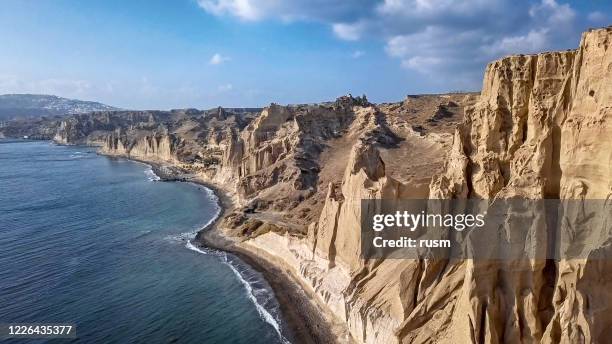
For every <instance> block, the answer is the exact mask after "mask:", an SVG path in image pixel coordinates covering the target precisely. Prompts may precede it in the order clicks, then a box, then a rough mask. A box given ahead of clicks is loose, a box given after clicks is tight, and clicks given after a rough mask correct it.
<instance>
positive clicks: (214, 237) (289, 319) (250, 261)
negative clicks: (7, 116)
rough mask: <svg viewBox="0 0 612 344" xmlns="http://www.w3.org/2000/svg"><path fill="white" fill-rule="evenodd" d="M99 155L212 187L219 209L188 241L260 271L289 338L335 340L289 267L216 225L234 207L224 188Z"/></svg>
mask: <svg viewBox="0 0 612 344" xmlns="http://www.w3.org/2000/svg"><path fill="white" fill-rule="evenodd" d="M98 154H100V155H104V156H106V157H111V158H124V159H128V160H132V161H136V162H139V163H143V164H145V165H148V166H150V167H151V169H152V170H153V173H154V174H155V175H157V176H158V177H159V178H160V180H159V181H160V182H186V183H193V184H196V185H200V186H202V187H205V188H207V189H209V190H211V191H212V193H213V194H214V195H215V197H216V199H217V206H218V207H219V212H218V213H217V215H216V217H215V218H214V219H211V221H210V222H209V223H208V224H207V225H205V226H204V227H202V228H201V229H199V230H198V231H197V233H196V235H195V237H194V238H193V239H190V240H189V242H190V243H191V244H192V245H194V246H196V247H198V248H212V249H214V250H218V251H222V252H225V253H228V254H232V255H234V256H236V257H237V258H239V259H240V260H241V261H242V262H243V263H244V264H247V265H249V266H250V267H251V268H253V269H254V270H256V271H258V272H259V273H261V274H262V276H263V277H264V279H265V280H266V282H267V283H268V284H269V285H270V287H271V288H272V292H273V293H274V297H275V298H276V300H277V302H278V304H279V308H280V311H281V320H282V324H281V326H282V327H285V328H286V329H287V330H288V331H289V334H288V337H289V338H288V339H289V340H290V341H291V343H293V344H302V343H304V344H320V343H336V342H338V335H337V334H336V333H335V332H334V330H333V326H332V324H331V323H330V322H329V321H328V320H327V319H326V318H325V317H324V315H323V314H322V312H321V310H320V309H318V308H317V303H316V301H315V300H313V299H312V297H311V296H310V295H308V293H307V291H306V290H305V289H304V288H303V287H302V286H301V284H300V282H298V281H296V280H295V278H293V277H292V276H291V273H290V272H289V271H286V270H284V269H283V268H282V267H281V266H279V265H278V264H274V263H272V262H270V261H269V260H268V259H266V258H264V257H262V256H259V255H257V254H255V253H254V252H250V251H248V250H245V249H244V248H241V247H239V246H236V245H235V242H234V241H233V240H231V239H229V238H227V237H226V236H225V235H224V234H223V233H222V232H221V230H220V229H219V227H218V224H219V222H220V221H221V220H223V218H224V217H225V216H226V215H227V214H229V213H230V212H231V211H232V210H233V209H234V206H235V204H234V200H233V198H232V197H231V196H230V194H229V192H228V191H227V190H224V189H222V188H220V187H219V186H217V185H213V184H212V183H209V182H206V181H204V180H202V179H200V178H197V177H193V176H188V175H180V173H181V172H180V169H178V168H176V170H175V171H172V172H171V173H168V172H167V171H166V169H167V168H174V166H172V165H164V164H162V163H160V162H155V161H146V160H141V159H135V158H131V157H127V156H121V155H109V154H103V153H100V152H98Z"/></svg>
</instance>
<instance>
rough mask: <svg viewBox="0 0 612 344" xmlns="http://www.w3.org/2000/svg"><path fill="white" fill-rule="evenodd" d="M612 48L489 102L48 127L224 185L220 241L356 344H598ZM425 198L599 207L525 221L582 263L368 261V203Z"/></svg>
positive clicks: (75, 119)
mask: <svg viewBox="0 0 612 344" xmlns="http://www.w3.org/2000/svg"><path fill="white" fill-rule="evenodd" d="M610 42H612V29H610V28H607V29H600V30H592V31H590V32H587V33H585V34H584V35H583V37H582V41H581V42H580V47H579V48H578V49H577V50H575V51H564V52H550V53H543V54H537V55H517V56H510V57H507V58H503V59H500V60H497V61H494V62H492V63H490V64H489V65H488V66H487V69H486V72H485V77H484V81H483V89H482V93H481V94H480V95H478V94H445V95H423V96H414V95H411V96H407V97H406V99H404V100H403V101H401V102H398V103H385V104H378V105H376V104H371V103H369V102H368V101H367V99H365V97H357V98H355V97H352V96H350V95H349V96H344V97H340V98H338V99H337V100H336V101H334V102H328V103H321V104H308V105H291V106H281V105H276V104H271V105H270V106H269V107H267V108H265V109H263V110H262V111H261V112H260V111H247V110H239V109H221V108H218V109H212V110H209V111H199V110H193V109H188V110H173V111H168V112H108V113H96V114H90V115H78V116H72V117H70V118H68V119H65V120H63V121H61V122H58V123H56V124H55V127H53V128H56V129H57V130H56V132H55V137H56V140H57V141H58V142H61V143H66V144H72V143H87V144H99V145H101V146H102V148H101V150H102V152H103V153H105V154H113V155H122V156H128V157H132V158H136V159H139V160H146V161H155V162H160V163H163V164H171V165H173V166H176V167H177V168H180V169H182V170H183V171H185V172H187V173H190V174H191V175H192V176H194V177H197V178H200V179H201V180H205V181H208V182H211V183H214V184H215V185H217V186H220V187H221V188H222V189H223V190H228V191H229V192H230V193H231V194H232V195H234V196H236V197H235V201H236V208H235V209H233V212H231V213H230V214H229V215H228V216H227V217H226V218H225V219H223V221H221V223H220V226H219V227H220V230H222V231H223V233H225V235H226V236H228V237H231V239H232V240H233V241H234V242H235V245H237V246H240V247H241V248H244V249H245V250H250V251H251V252H252V253H253V254H257V255H264V256H265V257H267V258H266V259H269V260H270V261H271V262H272V263H274V264H278V265H281V266H282V267H283V270H285V271H289V272H290V273H291V274H293V276H294V277H295V279H296V280H297V281H298V282H300V284H301V285H302V286H303V287H304V288H306V289H307V290H309V291H310V292H311V293H312V294H313V295H315V298H316V300H317V301H318V302H319V303H320V304H322V305H324V306H325V307H326V309H328V310H329V311H330V312H331V313H332V314H333V316H334V317H335V318H336V319H339V321H341V322H342V323H343V324H345V327H346V333H347V334H350V337H352V339H353V340H355V341H357V342H362V343H432V342H440V343H456V342H460V343H501V342H504V343H524V342H525V343H533V342H540V343H559V342H561V343H583V342H594V343H600V342H606V337H605V336H606V332H605V330H606V329H607V328H610V327H611V326H612V317H609V316H608V315H607V313H608V310H609V309H611V308H612V304H611V303H612V295H611V293H610V292H609V290H612V288H611V287H612V286H611V283H612V282H610V281H611V279H610V278H608V277H607V276H612V274H611V273H612V267H610V266H609V265H610V264H608V262H609V260H605V259H601V258H602V257H604V258H605V257H608V256H609V255H610V254H612V252H610V227H609V226H610V223H612V219H611V218H610V215H607V216H606V215H601V214H612V211H610V207H611V204H610V198H611V196H612V184H611V183H612V168H611V166H612V149H611V148H610V147H611V146H610V137H612V125H611V122H610V121H611V118H610V117H611V116H612V107H611V104H612V94H611V93H612V88H611V87H610V86H609V85H610V84H611V80H612V53H611V52H610V51H611V50H610V48H609V46H610ZM50 127H52V126H50ZM427 197H429V198H431V199H484V200H489V201H490V200H496V199H507V198H521V199H547V198H554V199H561V200H562V201H565V200H573V201H578V202H581V201H582V200H584V201H585V202H586V201H588V200H590V199H591V200H592V199H598V200H601V202H600V203H599V204H601V209H599V210H598V212H597V213H596V214H597V216H593V213H586V212H584V211H575V208H571V207H569V206H568V205H567V204H566V205H565V208H564V209H562V210H563V211H564V212H565V216H566V218H567V219H573V220H575V221H578V222H581V223H586V224H588V228H589V230H588V231H584V232H579V233H577V232H576V231H574V230H573V229H572V228H567V227H562V229H561V231H560V232H559V235H558V236H550V235H541V234H548V233H549V231H550V230H551V229H550V227H549V223H548V222H546V221H534V222H533V223H531V224H530V226H531V227H530V228H529V229H530V230H531V233H536V234H540V235H536V236H535V238H536V240H535V245H536V246H535V247H536V248H537V249H544V250H545V249H547V248H548V247H552V246H553V245H556V246H559V247H560V250H561V251H560V252H561V253H563V252H564V250H565V251H567V252H569V251H572V252H579V253H580V254H581V257H583V259H581V260H568V259H561V260H546V259H542V260H535V259H533V260H522V261H520V262H513V261H501V262H499V261H498V262H494V261H490V260H489V261H478V260H460V259H446V260H441V259H428V260H424V259H420V258H418V257H414V259H389V257H384V256H383V257H379V258H376V259H367V260H366V259H363V258H362V256H363V253H364V252H362V245H361V236H360V218H361V215H367V214H369V213H370V212H373V211H374V210H375V209H370V208H363V209H362V208H361V200H364V199H369V200H385V201H386V202H394V201H400V200H406V199H423V198H427ZM375 204H377V205H376V206H377V207H382V206H383V205H382V204H383V202H382V201H381V202H380V204H378V203H375ZM574 204H576V203H574ZM362 212H364V213H367V214H362ZM502 230H506V228H500V231H502ZM500 233H502V232H500ZM503 234H513V235H514V237H516V236H517V235H519V236H520V235H522V234H521V233H509V232H503ZM470 239H471V238H470ZM474 239H475V240H477V239H478V238H474ZM585 243H588V245H586V244H585ZM582 244H585V245H582ZM556 246H555V247H556ZM486 249H494V248H491V247H487V248H486ZM477 250H478V248H475V251H477ZM598 258H600V259H598Z"/></svg>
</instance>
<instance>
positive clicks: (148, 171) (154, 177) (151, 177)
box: [145, 166, 161, 182]
mask: <svg viewBox="0 0 612 344" xmlns="http://www.w3.org/2000/svg"><path fill="white" fill-rule="evenodd" d="M145 174H146V175H147V178H148V179H149V181H151V182H158V181H160V180H161V178H160V177H159V176H158V175H157V174H155V172H154V171H153V168H152V167H151V166H149V168H148V169H146V170H145Z"/></svg>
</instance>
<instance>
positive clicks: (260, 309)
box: [185, 241, 291, 344]
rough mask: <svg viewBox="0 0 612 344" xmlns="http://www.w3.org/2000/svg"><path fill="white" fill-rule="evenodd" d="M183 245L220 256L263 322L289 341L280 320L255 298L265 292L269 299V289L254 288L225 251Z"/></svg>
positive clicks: (193, 249) (282, 338) (284, 341)
mask: <svg viewBox="0 0 612 344" xmlns="http://www.w3.org/2000/svg"><path fill="white" fill-rule="evenodd" d="M185 247H186V248H188V249H190V250H192V251H195V252H198V253H202V254H209V255H213V256H217V257H220V259H221V260H222V261H223V262H224V263H225V264H227V266H229V267H230V269H231V270H232V272H233V273H234V274H235V275H236V277H237V278H238V280H239V281H240V283H241V284H242V285H243V287H244V289H245V291H246V294H247V296H248V298H249V299H250V300H251V302H253V304H254V305H255V308H256V309H257V313H259V316H260V317H261V318H262V319H263V320H264V321H265V322H267V323H268V324H270V325H271V326H272V327H273V328H274V330H275V331H276V333H277V334H278V336H279V338H280V340H281V342H283V343H286V344H290V343H291V342H290V341H289V340H288V339H287V338H285V336H283V334H282V333H281V327H280V320H279V319H278V318H277V317H274V316H273V315H272V314H271V313H270V311H268V310H267V309H266V307H265V306H264V305H263V304H262V303H261V302H260V301H259V300H258V298H257V296H260V295H263V294H266V296H268V299H271V298H272V297H273V296H272V295H271V294H270V293H271V291H269V290H266V289H263V288H255V287H254V286H253V284H252V283H253V282H255V281H249V280H248V279H247V278H246V277H245V276H243V274H242V273H241V272H240V271H239V268H238V266H237V265H236V263H234V262H233V261H232V260H230V259H229V258H228V254H227V253H225V252H222V251H218V250H214V249H210V248H206V247H197V246H195V245H194V244H193V243H192V242H191V241H188V242H187V244H186V245H185Z"/></svg>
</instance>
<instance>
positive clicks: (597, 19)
mask: <svg viewBox="0 0 612 344" xmlns="http://www.w3.org/2000/svg"><path fill="white" fill-rule="evenodd" d="M587 18H588V19H589V21H590V22H591V23H595V24H597V25H601V24H604V23H605V22H606V21H607V20H608V17H607V16H606V15H605V14H603V13H602V12H599V11H594V12H591V13H589V15H588V16H587Z"/></svg>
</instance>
